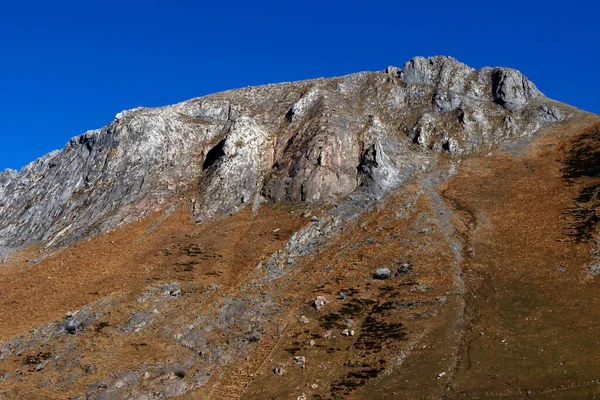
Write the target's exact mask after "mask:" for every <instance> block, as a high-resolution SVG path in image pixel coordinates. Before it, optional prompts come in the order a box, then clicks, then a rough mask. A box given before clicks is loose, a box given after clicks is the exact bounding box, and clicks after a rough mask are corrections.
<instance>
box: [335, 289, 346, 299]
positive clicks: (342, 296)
mask: <svg viewBox="0 0 600 400" xmlns="http://www.w3.org/2000/svg"><path fill="white" fill-rule="evenodd" d="M346 297H347V296H346V293H344V292H342V291H341V290H340V291H339V292H338V294H337V296H335V298H336V299H338V300H345V299H346Z"/></svg>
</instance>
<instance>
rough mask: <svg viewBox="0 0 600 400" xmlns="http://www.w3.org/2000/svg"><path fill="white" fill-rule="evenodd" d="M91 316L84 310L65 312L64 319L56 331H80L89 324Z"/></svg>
mask: <svg viewBox="0 0 600 400" xmlns="http://www.w3.org/2000/svg"><path fill="white" fill-rule="evenodd" d="M90 320H91V317H90V316H89V315H88V314H87V313H86V312H85V311H84V312H77V313H67V316H66V318H65V320H64V321H63V322H62V323H61V324H60V325H59V326H58V328H57V331H58V332H60V333H68V334H71V335H75V334H77V333H81V332H82V331H83V330H84V329H85V327H86V326H88V325H89V324H90Z"/></svg>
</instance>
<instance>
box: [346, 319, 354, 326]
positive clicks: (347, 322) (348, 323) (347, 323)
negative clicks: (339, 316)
mask: <svg viewBox="0 0 600 400" xmlns="http://www.w3.org/2000/svg"><path fill="white" fill-rule="evenodd" d="M344 323H345V324H346V326H347V327H348V328H352V327H353V326H354V321H353V320H351V319H349V318H348V319H347V320H346V321H345V322H344Z"/></svg>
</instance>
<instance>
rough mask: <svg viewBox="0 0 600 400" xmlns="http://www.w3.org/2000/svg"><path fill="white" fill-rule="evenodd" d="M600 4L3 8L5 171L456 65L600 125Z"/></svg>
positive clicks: (0, 111) (33, 4)
mask: <svg viewBox="0 0 600 400" xmlns="http://www.w3.org/2000/svg"><path fill="white" fill-rule="evenodd" d="M598 3H599V2H597V1H593V0H587V1H581V0H570V1H555V0H550V1H544V2H542V1H532V0H521V1H512V0H511V1H481V0H478V1H474V0H473V1H462V2H460V1H458V2H452V1H447V0H446V1H439V0H429V1H418V0H409V1H385V2H382V1H374V0H371V1H353V0H346V1H343V2H342V1H327V0H321V1H312V0H308V1H307V0H305V1H283V2H275V1H273V2H261V1H256V0H255V1H237V0H229V1H211V2H210V3H208V4H205V2H202V1H183V0H170V1H167V0H156V1H152V0H147V1H127V0H121V1H113V0H108V1H106V0H104V1H82V0H78V1H61V0H55V1H52V2H49V1H41V0H32V1H18V2H17V1H13V0H0V84H1V86H0V135H1V138H2V142H1V146H0V170H2V169H4V168H6V167H11V168H15V169H18V168H20V167H21V166H23V165H25V164H27V163H28V162H30V161H31V160H33V159H35V158H37V157H39V156H41V155H43V154H45V153H47V152H48V151H51V150H53V149H56V148H61V147H63V145H64V144H65V143H66V142H67V141H68V140H69V139H70V138H71V137H73V136H76V135H79V134H81V133H83V132H85V131H86V130H88V129H93V128H99V127H101V126H103V125H106V124H107V123H109V122H110V121H111V120H112V119H113V117H114V115H115V114H116V113H117V112H119V111H121V110H123V109H129V108H133V107H137V106H161V105H166V104H171V103H175V102H178V101H182V100H186V99H189V98H192V97H196V96H200V95H203V94H208V93H212V92H216V91H221V90H225V89H230V88H236V87H243V86H248V85H259V84H264V83H273V82H280V81H293V80H299V79H307V78H314V77H322V76H336V75H342V74H347V73H352V72H357V71H362V70H381V69H383V68H385V67H386V66H387V65H397V66H402V64H403V63H404V62H405V61H406V60H408V59H410V58H412V57H413V56H416V55H423V56H430V55H438V54H444V55H451V56H453V57H455V58H457V59H458V60H460V61H462V62H465V63H467V64H469V65H471V66H473V67H476V68H479V67H482V66H485V65H490V66H507V67H513V68H517V69H519V70H521V71H522V72H524V73H525V74H526V75H527V76H528V77H529V78H530V79H532V80H533V81H534V82H535V83H536V84H537V86H538V87H539V88H540V89H541V90H542V91H543V92H544V93H545V94H546V95H548V96H550V97H552V98H555V99H557V100H560V101H563V102H566V103H569V104H572V105H575V106H577V107H580V108H583V109H585V110H588V111H592V112H596V113H600V96H599V93H600V79H599V78H600V67H599V65H600V32H599V31H598V25H597V24H598V20H599V19H600V5H599V4H598Z"/></svg>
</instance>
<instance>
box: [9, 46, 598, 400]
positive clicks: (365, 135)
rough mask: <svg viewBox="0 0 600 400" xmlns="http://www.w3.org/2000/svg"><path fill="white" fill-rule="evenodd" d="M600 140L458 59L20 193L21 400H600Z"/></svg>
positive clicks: (259, 96)
mask: <svg viewBox="0 0 600 400" xmlns="http://www.w3.org/2000/svg"><path fill="white" fill-rule="evenodd" d="M599 155H600V117H598V116H595V115H592V114H589V113H585V112H583V111H580V110H577V109H575V108H573V107H570V106H568V105H565V104H562V103H559V102H556V101H554V100H551V99H548V98H547V97H545V96H544V95H543V94H542V93H541V92H540V91H539V90H538V89H537V88H536V86H535V85H534V84H533V83H532V82H531V81H529V80H528V79H527V78H526V77H525V76H523V75H522V74H521V73H520V72H518V71H516V70H513V69H507V68H487V67H486V68H483V69H481V70H474V69H472V68H470V67H468V66H466V65H464V64H462V63H460V62H458V61H456V60H454V59H452V58H450V57H432V58H429V59H425V58H421V57H417V58H414V59H412V60H410V61H409V62H407V63H406V64H405V65H404V67H403V68H395V67H388V68H387V69H386V70H385V71H383V72H362V73H358V74H353V75H348V76H344V77H339V78H328V79H318V80H310V81H302V82H294V83H282V84H277V85H268V86H262V87H251V88H245V89H239V90H234V91H228V92H223V93H216V94H213V95H209V96H206V97H202V98H197V99H192V100H189V101H186V102H183V103H180V104H176V105H173V106H169V107H164V108H158V109H147V108H138V109H134V110H130V111H126V112H122V113H119V114H118V115H117V116H116V118H115V120H114V121H113V122H111V123H110V124H109V125H108V126H107V127H105V128H102V129H100V130H96V131H90V132H87V133H86V134H84V135H82V136H79V137H77V138H74V139H72V140H71V141H70V142H69V143H68V144H67V146H66V147H65V148H64V149H62V150H60V151H57V152H53V153H50V154H48V155H47V156H45V157H42V158H41V159H39V160H37V161H34V162H33V163H32V164H30V165H28V166H26V167H25V168H23V169H22V170H21V171H18V172H17V171H12V170H7V171H4V172H2V173H1V174H0V250H1V251H0V253H1V255H2V256H3V258H4V261H5V262H4V263H3V264H0V399H22V398H28V399H103V400H107V399H138V400H142V399H163V398H182V399H195V398H201V399H241V398H243V399H311V398H312V399H338V398H344V399H390V398H393V399H414V398H431V399H438V398H448V399H454V398H523V397H525V396H529V397H532V398H540V399H542V398H573V399H575V398H595V396H600V383H599V381H598V379H599V378H600V377H599V376H598V372H597V371H600V354H599V353H598V352H597V351H595V350H596V349H597V348H598V340H599V339H598V338H599V337H600V327H599V326H598V324H597V321H598V319H599V318H600V307H598V306H599V304H598V303H599V299H598V290H599V287H598V285H599V279H598V278H597V275H598V274H600V267H599V266H598V265H600V264H598V263H599V262H600V260H599V259H598V254H600V249H599V247H598V246H599V240H600V239H599V236H598V226H597V224H598V221H600V219H599V218H598V214H597V211H596V209H597V201H598V191H599V190H600V189H599V188H600V177H599V176H598V162H599V161H600V160H599V159H598V156H599Z"/></svg>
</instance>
